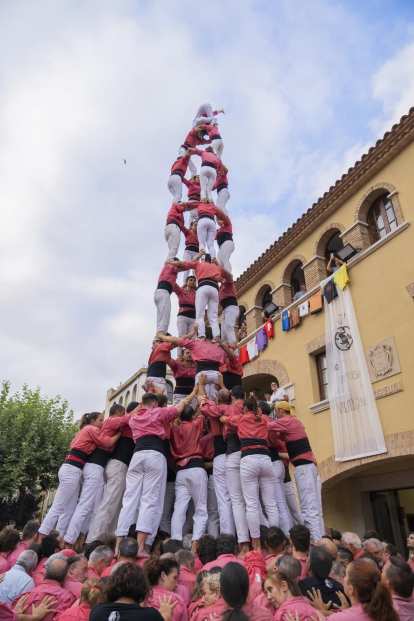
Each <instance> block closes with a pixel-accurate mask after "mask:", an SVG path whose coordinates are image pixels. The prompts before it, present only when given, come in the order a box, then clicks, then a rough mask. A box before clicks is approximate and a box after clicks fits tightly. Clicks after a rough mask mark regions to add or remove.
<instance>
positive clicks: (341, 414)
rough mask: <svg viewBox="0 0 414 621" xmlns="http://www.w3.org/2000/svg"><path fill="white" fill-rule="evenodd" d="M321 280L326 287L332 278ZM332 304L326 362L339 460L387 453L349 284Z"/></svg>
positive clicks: (328, 311)
mask: <svg viewBox="0 0 414 621" xmlns="http://www.w3.org/2000/svg"><path fill="white" fill-rule="evenodd" d="M331 279H332V277H330V278H327V279H326V280H324V281H322V282H321V287H322V291H323V288H324V286H325V285H326V284H327V283H328V282H329V280H331ZM336 289H337V292H338V297H336V298H334V299H333V300H332V302H331V303H330V304H328V302H327V300H326V299H325V300H324V309H325V327H326V364H327V373H328V393H329V405H330V408H331V417H332V427H333V435H334V444H335V460H336V461H348V460H350V459H358V458H359V457H368V456H369V455H378V454H379V453H386V452H387V448H386V446H385V440H384V435H383V433H382V428H381V423H380V420H379V416H378V410H377V405H376V402H375V398H374V393H373V390H372V386H371V380H370V377H369V372H368V368H367V364H366V361H365V356H364V350H363V348H362V343H361V337H360V335H359V329H358V323H357V320H356V316H355V311H354V305H353V303H352V296H351V290H350V287H349V285H348V286H347V287H345V289H344V290H343V291H342V290H341V289H340V287H338V286H337V287H336Z"/></svg>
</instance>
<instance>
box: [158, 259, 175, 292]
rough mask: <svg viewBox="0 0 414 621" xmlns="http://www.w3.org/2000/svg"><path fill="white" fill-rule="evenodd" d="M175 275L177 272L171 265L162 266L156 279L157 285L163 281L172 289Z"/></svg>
mask: <svg viewBox="0 0 414 621" xmlns="http://www.w3.org/2000/svg"><path fill="white" fill-rule="evenodd" d="M177 274H178V270H177V268H176V267H175V265H171V264H168V265H164V267H163V268H162V270H161V273H160V275H159V277H158V283H160V282H161V281H162V280H163V281H165V282H169V283H170V285H171V287H173V286H174V285H175V283H176V282H177ZM158 283H157V284H158Z"/></svg>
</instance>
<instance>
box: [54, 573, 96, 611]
mask: <svg viewBox="0 0 414 621" xmlns="http://www.w3.org/2000/svg"><path fill="white" fill-rule="evenodd" d="M103 586H104V583H103V582H102V580H99V579H97V578H92V579H91V580H86V582H84V583H83V587H82V590H81V594H80V598H79V604H74V605H73V606H71V607H70V608H68V609H67V610H65V611H64V612H62V613H61V615H60V617H59V621H88V619H89V615H90V614H91V610H92V608H94V606H96V605H97V604H100V603H101V602H103V601H104V597H103Z"/></svg>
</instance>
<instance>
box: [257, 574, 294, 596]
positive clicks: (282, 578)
mask: <svg viewBox="0 0 414 621" xmlns="http://www.w3.org/2000/svg"><path fill="white" fill-rule="evenodd" d="M266 580H270V581H271V582H274V583H275V584H276V585H277V586H278V587H280V586H282V582H286V584H287V587H288V589H289V591H290V592H291V594H292V595H293V597H302V593H301V590H300V588H299V586H298V583H297V582H294V581H293V580H292V579H291V578H289V576H287V575H286V574H284V573H283V571H277V572H276V573H270V574H267V576H266V578H265V579H264V580H263V583H262V590H263V593H266V591H265V583H266Z"/></svg>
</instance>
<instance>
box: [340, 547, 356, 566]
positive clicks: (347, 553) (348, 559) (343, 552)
mask: <svg viewBox="0 0 414 621" xmlns="http://www.w3.org/2000/svg"><path fill="white" fill-rule="evenodd" d="M338 560H339V561H341V563H343V564H344V565H345V567H346V566H347V565H349V563H352V561H353V560H354V555H353V554H352V552H351V550H349V549H348V548H344V547H343V546H341V547H340V548H338Z"/></svg>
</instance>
